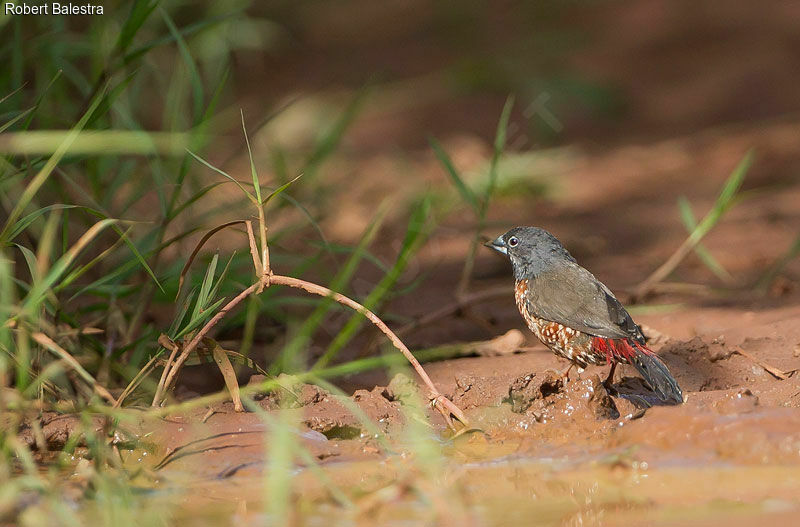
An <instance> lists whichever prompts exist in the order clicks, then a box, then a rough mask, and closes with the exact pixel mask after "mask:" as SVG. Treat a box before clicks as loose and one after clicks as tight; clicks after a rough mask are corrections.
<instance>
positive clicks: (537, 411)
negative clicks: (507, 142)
mask: <svg viewBox="0 0 800 527" xmlns="http://www.w3.org/2000/svg"><path fill="white" fill-rule="evenodd" d="M784 315H789V316H786V317H779V319H778V320H774V319H773V320H770V321H768V322H764V323H763V324H760V325H751V327H750V328H749V329H748V330H743V329H742V328H740V327H734V328H731V329H730V330H725V331H721V332H715V333H714V334H713V335H704V334H701V335H697V336H694V337H692V338H665V339H661V344H660V346H659V347H658V348H657V352H658V353H659V355H660V356H661V357H662V358H663V360H664V361H665V362H666V363H667V365H668V366H669V368H670V369H671V371H672V372H673V373H674V374H675V376H676V378H677V379H678V381H679V382H680V384H681V386H682V387H683V389H684V393H685V402H684V404H681V405H672V406H661V405H654V406H648V405H647V404H643V403H642V400H643V399H644V400H646V401H649V402H652V401H653V399H652V397H650V394H649V390H648V388H647V386H646V385H645V384H644V383H643V382H642V381H641V380H640V379H639V378H638V377H637V376H636V375H635V371H634V370H632V369H631V368H629V367H621V368H619V369H618V370H622V371H621V373H618V376H617V378H616V382H615V383H614V385H613V386H612V389H611V390H607V389H606V387H605V386H604V385H603V383H602V379H603V378H604V377H605V374H606V372H607V370H606V368H600V367H590V368H588V369H587V370H585V371H583V372H581V373H579V374H577V375H575V374H574V372H573V375H572V377H571V378H570V380H569V381H568V382H564V381H563V380H562V379H561V377H559V376H558V374H557V371H558V370H559V369H561V368H563V363H562V362H561V361H560V360H559V359H557V358H556V357H555V356H553V355H552V354H550V353H549V352H546V351H545V350H543V349H539V348H535V347H534V348H532V349H531V348H526V350H525V351H522V352H519V353H514V354H506V355H502V356H494V357H471V358H461V359H456V360H451V361H444V362H437V363H432V364H428V365H427V368H428V370H429V372H430V374H431V376H432V378H433V380H434V382H436V383H437V385H439V386H440V387H441V389H442V390H443V392H444V393H445V394H446V395H447V396H448V397H451V398H452V399H453V401H455V402H456V403H457V404H458V405H459V406H460V407H461V408H463V409H464V410H465V411H466V413H467V416H468V417H469V419H470V420H471V429H469V430H466V431H463V432H462V433H460V434H457V435H456V436H453V434H452V433H450V432H449V431H448V430H447V428H446V426H445V423H444V421H443V420H442V418H441V417H440V416H439V415H438V414H436V413H434V412H431V411H430V409H429V408H428V409H427V413H428V415H427V417H428V420H425V419H419V417H418V416H416V417H415V414H414V412H413V411H411V410H412V408H417V406H415V403H416V402H418V401H420V400H422V393H421V392H420V391H419V388H418V385H417V383H416V382H415V380H414V379H413V378H411V377H410V376H406V375H405V374H402V373H400V374H397V375H396V376H395V377H394V378H393V379H391V382H389V383H387V384H386V385H382V386H375V387H373V388H372V389H369V390H366V389H359V390H357V391H355V392H354V393H353V394H352V395H351V396H349V397H344V396H339V395H335V394H332V393H329V392H327V391H325V390H324V389H322V388H320V387H317V386H312V385H298V386H296V387H295V390H294V393H293V394H292V395H291V396H289V395H286V394H281V392H276V393H273V394H268V395H266V396H265V397H263V398H261V400H260V401H258V405H259V406H260V408H261V410H263V411H264V412H265V413H263V414H262V413H261V412H246V413H236V412H234V411H233V407H232V404H230V403H223V404H217V405H215V406H214V408H213V410H214V412H213V413H212V414H211V415H210V416H209V415H208V414H209V412H208V411H207V410H206V409H199V410H197V411H194V412H190V413H188V414H183V415H173V416H169V417H167V418H164V419H159V420H148V421H142V422H139V423H137V425H136V427H134V428H137V430H138V431H137V432H136V433H137V434H138V435H139V437H141V438H146V442H143V443H142V444H145V443H146V444H147V445H149V447H147V448H145V447H141V448H139V449H138V450H134V451H130V452H125V453H124V454H123V455H124V456H127V457H126V462H127V463H129V464H130V466H131V467H139V468H143V467H144V468H145V469H146V471H147V473H148V474H150V475H151V476H152V479H150V480H148V481H150V483H149V484H150V485H152V486H153V488H154V489H156V490H169V492H170V493H175V494H174V495H176V496H179V498H178V499H179V502H180V506H179V507H178V510H179V516H185V518H186V519H193V518H198V517H203V518H204V519H205V520H206V521H208V522H211V523H212V524H220V523H222V524H227V522H228V521H232V519H233V520H235V522H236V523H237V524H251V523H253V524H255V523H258V521H260V519H261V518H262V516H261V512H260V511H262V510H263V503H264V494H263V490H262V489H263V488H264V481H265V480H264V474H265V472H264V461H265V459H268V457H269V451H270V445H271V441H272V440H273V435H272V434H273V432H274V429H275V423H276V422H277V420H278V419H280V420H281V421H282V422H283V423H289V424H290V426H291V429H292V434H293V437H292V441H293V442H297V443H300V444H302V446H303V447H304V449H305V451H306V452H308V453H309V455H310V457H309V458H308V459H299V458H298V459H295V460H294V461H293V465H292V472H291V474H292V485H293V489H294V490H293V498H292V500H293V504H294V505H295V506H296V507H297V510H298V511H302V512H297V513H296V514H299V516H298V517H297V518H295V520H296V521H297V522H298V523H299V524H309V525H311V524H315V522H319V521H323V519H325V520H326V521H328V522H332V523H330V524H331V525H338V524H342V525H344V524H347V525H352V524H356V525H362V524H363V525H368V524H370V525H371V524H387V525H401V524H404V522H407V521H411V522H413V521H417V520H420V519H423V518H426V517H427V516H425V515H424V514H423V512H422V510H423V508H422V507H421V505H420V504H421V503H429V502H430V500H434V501H435V500H436V499H440V498H441V499H445V498H442V493H443V492H446V493H447V494H446V496H447V497H446V500H448V501H447V504H446V506H445V505H443V507H444V508H445V509H446V510H449V511H451V512H449V513H448V514H455V513H453V512H452V510H453V508H455V510H458V511H460V512H459V513H458V514H463V518H462V519H463V520H464V521H466V522H467V523H470V524H475V525H509V524H511V523H510V522H522V523H523V524H528V523H529V521H528V520H529V519H530V518H532V517H535V518H537V521H536V522H535V523H536V524H540V525H631V524H633V525H675V524H681V525H683V524H691V525H749V524H750V523H751V522H752V521H755V520H756V518H758V521H762V520H764V519H773V520H774V521H780V522H781V524H791V523H792V521H793V518H794V517H795V516H794V515H795V514H796V513H797V511H798V510H800V498H798V496H800V494H798V492H797V491H798V489H800V374H798V367H800V357H798V355H799V354H800V352H799V351H798V349H800V348H799V347H798V345H800V325H798V324H796V322H795V320H796V319H795V313H784ZM754 335H758V336H754ZM265 416H266V417H265ZM410 421H413V422H410ZM59 423H60V424H59ZM426 423H431V424H426ZM67 428H68V424H65V422H62V421H59V420H55V421H53V422H52V423H50V424H48V425H46V426H45V427H44V428H43V432H44V434H45V436H46V437H47V440H48V441H53V442H54V444H56V443H58V442H59V441H61V440H63V439H64V437H66V435H68V434H67ZM410 430H411V431H413V433H415V434H417V436H416V440H420V438H421V439H422V440H424V441H427V442H428V443H430V444H431V445H434V446H435V449H436V452H438V454H437V456H439V457H436V458H435V459H437V461H436V463H438V464H439V469H438V470H439V477H441V478H444V479H437V480H436V481H435V482H432V481H430V480H428V479H426V476H425V463H426V461H424V460H421V459H420V456H421V454H420V453H419V450H417V449H415V448H414V447H413V446H412V442H413V441H414V440H415V439H414V438H410V437H409V431H410ZM65 434H66V435H65ZM31 441H33V440H32V439H31ZM427 462H432V461H427ZM319 470H321V471H323V472H324V473H325V474H326V478H324V481H327V484H325V483H323V482H322V481H323V479H320V478H319V477H318V476H319V472H318V471H319ZM331 485H332V486H333V487H331ZM426 485H431V487H430V488H429V492H430V493H431V496H432V497H431V496H427V497H426V496H425V495H420V489H424V488H426V487H425V486H426ZM331 488H337V489H340V491H342V492H344V493H345V494H346V495H347V496H349V498H350V499H352V500H353V503H355V504H356V505H355V508H354V509H352V510H350V512H348V513H347V514H345V515H340V514H337V515H336V517H335V518H333V519H331V518H330V517H329V516H330V515H331V511H338V510H339V509H338V505H336V504H335V500H334V499H333V497H332V496H333V495H332V492H333V491H332V490H331ZM444 489H446V490H444ZM158 495H159V494H158V493H157V494H156V496H158ZM171 495H172V494H171ZM437 496H438V497H437ZM454 496H455V497H454ZM154 499H159V498H154ZM454 499H455V500H456V501H457V503H454V502H453V501H452V500H454ZM425 510H428V509H425ZM425 514H427V513H425ZM459 517H460V516H458V515H456V516H454V518H455V519H458V518H459ZM214 518H216V519H220V518H225V520H224V521H221V522H218V523H214V521H215V520H214ZM242 522H244V523H242ZM785 522H789V523H785Z"/></svg>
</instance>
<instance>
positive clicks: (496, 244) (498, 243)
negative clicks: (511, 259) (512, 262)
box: [484, 236, 508, 255]
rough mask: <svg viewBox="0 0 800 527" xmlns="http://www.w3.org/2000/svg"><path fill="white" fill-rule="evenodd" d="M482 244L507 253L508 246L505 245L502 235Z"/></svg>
mask: <svg viewBox="0 0 800 527" xmlns="http://www.w3.org/2000/svg"><path fill="white" fill-rule="evenodd" d="M484 245H485V246H486V247H488V248H490V249H494V250H495V251H497V252H499V253H503V254H505V255H508V247H507V246H506V242H505V241H504V240H503V237H502V236H498V237H497V238H495V239H494V240H492V241H490V242H486V243H484Z"/></svg>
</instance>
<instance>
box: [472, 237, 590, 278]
mask: <svg viewBox="0 0 800 527" xmlns="http://www.w3.org/2000/svg"><path fill="white" fill-rule="evenodd" d="M486 246H487V247H489V248H491V249H494V250H495V251H497V252H499V253H503V254H505V255H506V256H508V259H509V260H511V266H512V267H513V269H514V278H515V279H517V280H521V279H523V278H533V277H535V276H536V275H538V274H539V273H541V272H543V271H547V270H549V269H551V268H552V267H553V266H554V265H555V264H557V263H559V262H564V261H565V260H568V261H572V262H574V261H575V259H574V258H573V257H572V256H571V255H570V254H569V252H567V250H566V249H565V248H564V246H563V245H561V242H560V241H558V239H556V237H555V236H553V235H552V234H550V233H549V232H547V231H546V230H544V229H540V228H539V227H514V228H513V229H511V230H510V231H508V232H507V233H505V234H501V235H500V236H498V237H497V238H496V239H495V240H493V241H491V242H488V243H487V244H486Z"/></svg>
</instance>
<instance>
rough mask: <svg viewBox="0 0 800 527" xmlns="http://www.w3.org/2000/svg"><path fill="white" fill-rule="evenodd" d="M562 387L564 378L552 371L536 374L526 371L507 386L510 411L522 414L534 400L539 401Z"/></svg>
mask: <svg viewBox="0 0 800 527" xmlns="http://www.w3.org/2000/svg"><path fill="white" fill-rule="evenodd" d="M563 388H564V380H563V379H562V378H561V377H558V376H556V375H554V374H552V373H549V372H548V373H546V374H543V375H537V374H536V373H528V374H526V375H523V376H522V377H518V378H517V379H515V380H514V382H512V383H511V386H509V387H508V399H507V401H508V402H509V403H511V411H512V412H515V413H518V414H522V413H525V412H526V411H527V410H528V408H530V407H531V406H532V405H533V403H534V402H535V401H540V400H543V399H545V398H547V397H548V396H550V395H552V394H555V393H558V392H560V391H561V390H563Z"/></svg>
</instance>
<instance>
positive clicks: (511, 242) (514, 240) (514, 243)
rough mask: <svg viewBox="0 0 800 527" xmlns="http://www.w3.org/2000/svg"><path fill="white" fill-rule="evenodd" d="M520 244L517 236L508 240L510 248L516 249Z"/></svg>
mask: <svg viewBox="0 0 800 527" xmlns="http://www.w3.org/2000/svg"><path fill="white" fill-rule="evenodd" d="M518 243H519V240H518V239H517V237H516V236H512V237H511V238H509V239H508V246H509V247H516V246H517V244H518Z"/></svg>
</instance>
